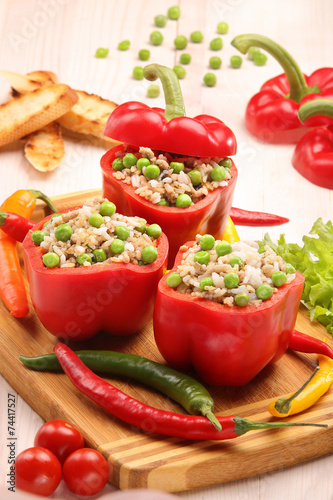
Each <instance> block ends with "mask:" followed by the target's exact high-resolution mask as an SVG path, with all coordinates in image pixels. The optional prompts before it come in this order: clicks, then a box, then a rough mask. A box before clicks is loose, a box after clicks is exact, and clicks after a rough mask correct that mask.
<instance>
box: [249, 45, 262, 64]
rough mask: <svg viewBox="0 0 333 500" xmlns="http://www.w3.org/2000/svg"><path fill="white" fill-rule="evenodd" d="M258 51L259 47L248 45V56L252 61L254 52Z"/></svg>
mask: <svg viewBox="0 0 333 500" xmlns="http://www.w3.org/2000/svg"><path fill="white" fill-rule="evenodd" d="M259 52H260V49H259V47H250V48H249V50H248V51H247V55H248V58H249V59H250V60H251V61H253V57H254V54H258V53H259Z"/></svg>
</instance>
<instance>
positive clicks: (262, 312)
mask: <svg viewBox="0 0 333 500" xmlns="http://www.w3.org/2000/svg"><path fill="white" fill-rule="evenodd" d="M192 244H193V242H189V243H187V244H186V245H188V246H190V245H192ZM183 253H184V251H180V252H179V253H178V255H177V258H176V262H175V265H174V268H173V271H175V270H176V267H177V265H178V264H179V263H180V261H181V259H182V255H183ZM303 284H304V277H303V276H302V275H301V274H300V273H296V278H295V279H294V280H293V281H292V282H291V283H290V284H288V285H283V286H282V287H280V288H278V290H277V292H276V293H274V295H273V297H272V298H271V299H269V300H267V301H265V302H263V303H262V304H261V305H259V306H258V307H251V306H245V307H237V306H234V307H228V306H225V305H221V304H217V303H216V302H212V301H208V300H206V299H201V298H194V297H191V296H190V295H187V294H182V293H180V292H177V291H176V290H174V289H173V288H170V287H168V286H167V284H166V276H164V277H163V278H162V279H161V281H160V283H159V286H158V291H157V297H156V303H155V309H154V319H153V322H154V332H155V341H156V345H157V347H158V349H159V350H160V352H161V354H162V356H163V357H164V359H165V360H166V361H167V362H168V363H169V364H170V365H172V366H174V367H177V369H179V370H189V369H191V368H194V370H195V371H196V372H197V374H198V375H199V376H200V378H201V379H202V380H203V381H204V382H206V383H207V384H210V385H216V386H228V385H229V386H240V385H244V384H246V383H247V382H249V381H250V380H252V379H253V377H255V376H256V375H257V374H258V373H259V372H260V371H261V370H262V369H263V368H264V367H265V366H266V365H267V364H270V363H274V362H276V361H277V360H278V359H280V358H281V356H283V354H284V353H285V352H286V350H287V348H288V345H289V341H290V339H291V337H292V335H293V330H294V327H295V322H296V317H297V312H298V307H299V303H300V299H301V295H302V290H303ZM305 338H307V337H306V336H305ZM318 344H320V341H318V342H317V345H316V350H315V351H312V352H320V345H318ZM297 345H298V346H299V347H301V345H302V342H298V344H297ZM317 349H319V350H317ZM299 350H301V349H299ZM307 352H308V351H307Z"/></svg>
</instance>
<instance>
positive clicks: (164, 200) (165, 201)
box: [157, 198, 170, 207]
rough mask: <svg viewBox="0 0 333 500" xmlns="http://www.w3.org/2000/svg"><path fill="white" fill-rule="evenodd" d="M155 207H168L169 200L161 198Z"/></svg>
mask: <svg viewBox="0 0 333 500" xmlns="http://www.w3.org/2000/svg"><path fill="white" fill-rule="evenodd" d="M157 205H161V207H170V203H169V200H167V199H166V198H161V199H160V201H159V202H158V203H157Z"/></svg>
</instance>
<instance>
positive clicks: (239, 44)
mask: <svg viewBox="0 0 333 500" xmlns="http://www.w3.org/2000/svg"><path fill="white" fill-rule="evenodd" d="M231 45H233V46H234V47H235V48H236V49H238V50H239V51H240V52H241V53H242V54H246V53H247V51H248V50H249V48H250V47H259V48H261V49H263V50H266V52H268V53H269V54H271V55H272V56H273V57H274V59H276V61H277V62H278V63H280V64H281V66H282V68H283V71H284V73H285V75H286V78H287V80H288V83H289V88H290V92H289V95H288V96H286V97H288V98H289V99H292V100H293V101H296V102H299V101H300V100H301V99H302V97H304V96H305V95H307V94H312V93H320V89H319V87H317V85H316V86H314V87H308V85H307V83H306V81H305V77H304V75H303V73H302V71H301V69H300V67H299V66H298V64H297V62H296V61H295V59H294V58H293V57H292V56H291V55H290V54H289V52H287V51H286V50H285V49H284V48H283V47H281V45H279V44H277V43H276V42H274V41H273V40H271V39H270V38H267V37H265V36H262V35H253V34H248V35H238V36H236V37H235V38H234V39H233V40H232V42H231Z"/></svg>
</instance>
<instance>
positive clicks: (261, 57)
mask: <svg viewBox="0 0 333 500" xmlns="http://www.w3.org/2000/svg"><path fill="white" fill-rule="evenodd" d="M266 61H267V56H266V54H263V53H262V52H256V53H255V54H254V56H253V62H254V64H256V65H257V66H264V65H265V64H266Z"/></svg>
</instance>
